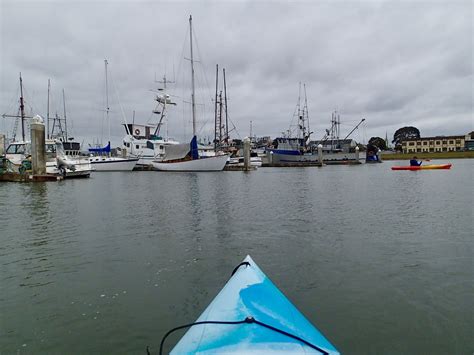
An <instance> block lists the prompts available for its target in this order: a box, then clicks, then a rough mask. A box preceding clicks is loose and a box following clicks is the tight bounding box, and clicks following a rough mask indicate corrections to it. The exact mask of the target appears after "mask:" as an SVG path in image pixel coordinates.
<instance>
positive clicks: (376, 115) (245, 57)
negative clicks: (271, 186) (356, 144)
mask: <svg viewBox="0 0 474 355" xmlns="http://www.w3.org/2000/svg"><path fill="white" fill-rule="evenodd" d="M190 14H192V15H193V27H194V30H195V36H196V39H197V42H196V43H195V45H196V46H197V48H196V51H197V57H198V58H197V59H199V60H200V63H198V64H197V68H196V72H197V83H198V88H199V94H198V99H199V100H198V101H199V103H200V104H201V105H200V106H199V108H198V112H199V126H200V127H201V129H200V133H201V135H202V136H205V137H206V136H210V135H211V133H210V132H211V130H212V122H213V113H212V109H213V104H212V102H211V101H210V100H211V97H212V96H213V93H214V83H215V65H216V64H219V66H220V67H225V68H226V74H227V89H228V97H229V117H230V119H231V120H232V122H233V123H234V124H235V126H236V128H237V132H238V133H239V135H240V137H242V138H243V137H244V136H247V135H248V134H249V123H250V121H252V122H253V132H254V133H255V134H256V135H259V136H262V135H271V136H273V137H275V136H278V135H280V134H281V132H282V131H285V130H287V129H288V128H289V125H290V123H291V121H292V115H293V112H294V109H295V105H296V101H297V98H298V82H300V81H301V82H304V83H306V86H307V96H308V106H309V115H310V122H311V130H313V131H314V132H315V133H314V138H320V137H321V136H322V135H323V134H324V129H325V128H329V124H330V117H331V112H332V111H333V110H334V109H337V110H338V111H339V113H340V115H341V120H342V122H343V123H344V125H343V126H342V127H341V131H342V133H343V134H344V133H348V132H349V131H350V129H351V128H352V127H353V126H355V125H356V124H357V123H358V121H359V120H360V119H361V118H366V124H365V126H364V127H362V128H361V129H359V130H358V131H357V132H356V133H355V135H354V138H355V139H357V140H359V141H362V142H364V141H365V142H366V141H367V140H368V139H369V138H370V137H371V136H382V137H384V136H385V133H386V132H388V135H389V138H391V136H393V133H394V131H395V130H396V129H398V128H400V127H402V126H405V125H414V126H416V127H418V128H419V129H420V131H421V134H422V135H423V136H428V135H443V134H444V135H448V134H465V133H467V132H468V131H471V130H473V75H472V73H473V2H472V1H445V2H440V1H434V2H413V1H407V2H405V1H402V2H400V1H384V2H382V1H364V2H360V1H247V2H244V1H232V2H229V1H215V2H211V1H180V2H176V1H168V2H163V1H74V0H73V1H18V0H16V1H8V0H1V1H0V26H1V27H0V31H1V32H0V48H1V57H0V113H16V105H17V101H18V96H17V95H18V75H19V72H21V73H22V76H23V80H24V85H25V89H26V93H25V99H26V100H27V102H28V105H27V109H28V113H30V110H32V113H33V114H37V113H39V114H42V115H46V102H47V81H48V78H49V79H51V84H52V104H51V107H52V109H51V111H52V112H53V113H54V112H56V111H57V112H58V113H60V114H62V99H61V97H62V93H61V91H62V89H63V88H64V89H65V92H66V104H67V115H68V119H69V124H70V126H72V131H73V134H74V136H75V137H76V138H77V139H79V140H80V141H82V140H84V141H85V142H87V143H90V142H92V140H93V139H100V138H101V136H103V135H105V137H104V139H106V131H107V130H106V129H104V119H103V116H104V113H103V110H104V96H105V94H104V59H105V58H107V59H108V61H109V74H110V78H111V82H110V86H109V93H110V98H109V100H110V107H111V110H112V112H111V122H112V127H111V130H112V141H113V143H114V144H115V145H117V144H120V139H121V137H122V136H123V134H124V130H123V128H122V127H121V126H120V124H121V123H123V122H124V117H123V116H124V115H125V117H126V119H127V120H128V121H129V122H131V120H132V112H133V111H134V110H135V112H136V115H135V122H136V123H139V122H148V121H150V120H151V121H152V122H153V119H154V118H155V117H153V115H152V113H151V111H152V110H153V109H154V106H155V105H154V101H153V95H154V94H153V93H152V92H151V91H150V89H153V88H156V87H157V86H158V84H156V83H154V80H155V75H156V76H157V78H158V79H159V78H161V77H162V75H163V74H165V72H166V74H167V76H168V78H169V79H173V77H174V79H175V81H176V84H173V85H170V90H169V93H170V94H173V95H176V97H175V100H176V102H177V103H178V106H177V107H176V108H174V107H173V108H172V109H171V110H170V111H169V133H170V136H174V137H176V138H178V139H180V140H183V139H187V138H189V136H190V134H191V124H190V116H189V111H190V110H189V104H188V103H186V102H183V100H184V101H189V100H190V99H189V95H190V94H189V75H190V69H189V66H190V65H189V61H186V60H184V59H183V57H184V56H186V57H189V54H188V43H189V35H188V31H189V29H188V18H189V15H190ZM220 74H222V72H221V73H220ZM203 105H204V106H203ZM122 108H123V114H122ZM0 119H1V118H0ZM1 120H2V122H0V131H2V133H9V134H11V130H12V127H13V120H12V119H5V120H3V119H1ZM205 122H208V123H209V124H207V126H204V123H205ZM6 131H7V132H6ZM232 135H233V136H234V137H238V136H237V134H236V133H233V134H232Z"/></svg>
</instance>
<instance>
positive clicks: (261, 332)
mask: <svg viewBox="0 0 474 355" xmlns="http://www.w3.org/2000/svg"><path fill="white" fill-rule="evenodd" d="M247 263H248V265H247ZM247 317H253V318H254V319H255V320H257V321H259V322H262V323H265V324H267V325H269V326H271V327H274V328H277V329H280V330H282V331H284V332H286V333H289V334H292V335H294V336H296V337H299V338H300V339H303V340H305V341H306V342H308V343H310V344H312V345H315V346H317V347H318V348H320V349H322V350H323V351H322V352H321V351H318V350H316V349H315V348H313V347H311V346H309V345H306V344H305V343H304V342H302V341H299V340H297V339H294V338H292V337H289V336H288V335H285V334H282V333H279V332H277V331H275V330H272V329H268V328H266V327H264V326H262V325H259V324H256V323H244V324H237V325H236V324H231V325H229V324H199V325H195V326H192V327H191V328H189V330H188V331H187V332H186V334H185V335H184V336H183V337H182V338H181V340H180V341H179V342H178V343H177V344H176V346H175V347H174V348H173V350H172V351H171V354H196V353H197V354H248V353H252V354H275V353H280V354H283V353H285V354H291V353H298V354H301V353H315V354H321V353H328V354H339V352H338V351H337V350H336V349H335V347H334V346H333V345H332V344H331V343H330V342H329V341H328V340H327V339H326V338H325V337H324V336H323V335H322V334H321V332H320V331H319V330H317V329H316V328H315V327H314V326H313V325H312V324H311V323H310V322H309V321H308V320H307V319H306V318H305V317H304V316H303V315H302V314H301V313H300V312H299V311H298V310H297V309H296V307H295V306H294V305H293V304H292V303H291V302H290V301H289V300H288V299H287V298H286V297H285V296H284V295H283V294H282V293H281V292H280V290H278V288H277V287H276V286H275V285H274V284H273V283H272V282H271V281H270V279H269V278H268V277H267V276H266V275H265V274H264V273H263V272H262V271H261V270H260V268H259V267H258V266H257V265H256V264H255V262H254V261H253V260H252V258H251V257H250V256H247V257H246V258H245V259H244V261H243V262H242V264H241V266H240V267H238V269H237V270H236V272H235V274H234V275H233V276H232V277H231V278H230V280H229V281H228V282H227V284H226V285H225V286H224V287H223V289H222V290H221V291H220V292H219V294H218V295H217V296H216V297H215V298H214V300H213V301H212V302H211V303H210V304H209V306H208V307H207V308H206V310H205V311H204V312H203V313H202V314H201V316H200V317H199V318H198V319H197V321H196V322H205V321H242V320H244V319H246V318H247Z"/></svg>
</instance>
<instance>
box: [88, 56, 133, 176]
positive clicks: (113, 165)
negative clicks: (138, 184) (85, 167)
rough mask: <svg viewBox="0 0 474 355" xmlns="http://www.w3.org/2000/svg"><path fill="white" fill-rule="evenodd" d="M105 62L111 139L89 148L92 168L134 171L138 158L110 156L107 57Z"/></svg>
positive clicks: (106, 98) (107, 112)
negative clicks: (101, 145) (100, 145)
mask: <svg viewBox="0 0 474 355" xmlns="http://www.w3.org/2000/svg"><path fill="white" fill-rule="evenodd" d="M104 63H105V101H106V105H105V106H106V107H105V112H106V116H107V124H108V127H109V141H108V143H107V145H106V146H104V147H94V148H89V153H90V156H89V161H90V163H91V165H92V169H93V170H95V171H132V170H133V168H134V167H135V165H136V164H137V162H138V160H139V159H138V158H121V157H112V156H110V152H111V149H110V118H109V110H110V108H109V89H108V80H107V65H108V64H109V63H108V62H107V59H105V60H104Z"/></svg>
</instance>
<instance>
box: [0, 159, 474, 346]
mask: <svg viewBox="0 0 474 355" xmlns="http://www.w3.org/2000/svg"><path fill="white" fill-rule="evenodd" d="M403 163H405V162H403ZM452 163H453V168H452V170H450V171H449V170H448V171H418V172H409V171H399V172H392V171H391V170H390V166H391V165H394V164H397V165H402V162H385V163H383V164H378V165H362V166H354V167H351V166H333V167H331V166H327V167H324V168H295V169H273V168H265V169H264V168H262V169H260V170H258V171H254V172H251V173H248V174H246V173H240V172H222V173H185V174H179V173H178V174H176V173H154V172H133V173H96V174H94V175H93V176H92V177H91V178H90V179H86V180H69V181H63V182H60V183H44V184H43V183H37V184H15V183H3V184H1V185H0V223H1V227H0V271H1V272H0V354H10V353H21V354H23V353H25V354H27V353H31V354H39V353H48V354H65V353H68V354H76V353H77V354H79V353H80V354H86V353H87V354H92V353H103V354H106V353H113V354H122V353H123V354H145V353H146V352H145V348H146V346H147V345H148V346H150V349H151V351H152V353H155V354H156V353H157V351H158V348H159V344H160V341H161V337H162V335H163V334H164V333H165V332H166V331H167V330H169V329H170V328H172V327H174V326H177V325H180V324H184V323H189V322H191V321H194V320H195V319H196V318H197V317H198V315H199V314H200V313H201V312H202V311H203V310H204V308H205V307H206V306H207V304H208V303H209V302H210V301H211V300H212V299H213V298H214V296H215V295H216V294H217V292H218V291H219V290H220V288H221V287H222V286H223V285H224V283H225V282H226V281H227V279H228V278H229V276H230V273H231V271H232V269H233V267H234V266H235V265H236V264H238V263H239V262H240V261H241V259H243V258H244V257H245V255H247V254H250V255H251V256H252V257H253V259H254V260H255V261H256V262H257V263H258V264H259V266H260V267H261V268H262V270H263V271H264V272H265V273H266V274H267V275H268V276H269V277H270V278H271V279H272V280H273V281H274V282H275V284H276V285H277V286H278V287H279V288H280V289H281V290H282V291H283V292H284V293H285V294H286V295H287V296H288V297H289V298H290V300H291V301H292V302H293V303H294V304H295V305H296V306H297V307H298V308H299V309H300V310H301V311H302V312H303V313H304V314H305V315H306V316H307V317H308V318H309V320H310V321H311V322H312V323H313V324H315V325H316V326H317V327H318V328H319V329H320V330H321V331H322V332H323V333H324V334H325V335H326V336H327V337H328V339H329V340H330V341H331V342H332V343H333V344H334V345H335V346H336V348H338V349H339V350H340V351H341V352H343V353H347V354H381V353H390V354H395V353H400V354H402V353H403V354H414V353H423V354H446V353H449V354H472V353H473V351H474V340H473V339H474V334H473V329H474V313H473V312H474V311H473V310H474V296H473V295H474V287H473V280H474V264H473V244H474V241H473V239H474V237H473V235H474V233H473V232H474V231H473V219H474V212H473V211H474V210H473V206H474V183H473V181H474V178H473V173H474V160H454V161H452ZM176 339H177V338H174V339H170V340H169V344H168V345H169V347H171V346H172V345H174V342H175V341H176Z"/></svg>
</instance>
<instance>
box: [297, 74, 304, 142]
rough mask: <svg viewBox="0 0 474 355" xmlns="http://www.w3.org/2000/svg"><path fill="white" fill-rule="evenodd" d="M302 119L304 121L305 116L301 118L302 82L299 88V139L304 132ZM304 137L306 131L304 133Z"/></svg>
mask: <svg viewBox="0 0 474 355" xmlns="http://www.w3.org/2000/svg"><path fill="white" fill-rule="evenodd" d="M302 119H303V116H301V81H300V82H299V87H298V138H300V137H301V131H303V130H304V126H303V122H302ZM303 135H304V131H303Z"/></svg>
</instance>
